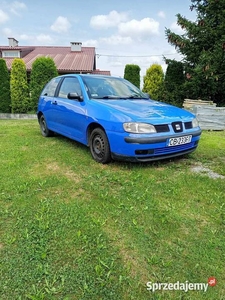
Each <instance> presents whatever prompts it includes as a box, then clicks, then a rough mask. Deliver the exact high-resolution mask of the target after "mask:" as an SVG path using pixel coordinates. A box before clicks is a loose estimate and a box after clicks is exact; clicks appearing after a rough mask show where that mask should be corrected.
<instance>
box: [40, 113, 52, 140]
mask: <svg viewBox="0 0 225 300" xmlns="http://www.w3.org/2000/svg"><path fill="white" fill-rule="evenodd" d="M39 125H40V129H41V134H42V135H43V136H44V137H50V136H53V135H54V132H53V131H51V130H49V129H48V127H47V123H46V120H45V117H44V115H41V116H40V118H39Z"/></svg>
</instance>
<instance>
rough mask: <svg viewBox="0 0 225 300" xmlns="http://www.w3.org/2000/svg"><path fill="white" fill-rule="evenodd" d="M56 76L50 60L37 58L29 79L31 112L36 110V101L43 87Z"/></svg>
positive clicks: (48, 58)
mask: <svg viewBox="0 0 225 300" xmlns="http://www.w3.org/2000/svg"><path fill="white" fill-rule="evenodd" d="M56 76H58V72H57V68H56V65H55V63H54V61H53V59H52V58H50V57H39V58H37V59H36V60H35V61H34V63H33V65H32V70H31V77H30V92H31V109H32V110H33V111H36V110H37V104H38V99H39V96H40V93H41V91H42V90H43V88H44V86H45V85H46V83H48V81H49V80H51V79H52V78H53V77H56Z"/></svg>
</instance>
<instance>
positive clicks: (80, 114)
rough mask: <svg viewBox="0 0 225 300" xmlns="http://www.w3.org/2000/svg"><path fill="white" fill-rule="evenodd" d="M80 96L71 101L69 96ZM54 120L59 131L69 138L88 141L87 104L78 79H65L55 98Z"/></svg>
mask: <svg viewBox="0 0 225 300" xmlns="http://www.w3.org/2000/svg"><path fill="white" fill-rule="evenodd" d="M69 93H73V94H74V95H75V94H77V96H80V99H69V98H68V94H69ZM53 105H54V118H56V119H57V124H58V129H57V131H58V132H59V133H61V134H63V135H65V136H67V137H70V138H72V139H75V140H78V141H80V142H85V140H86V104H85V101H84V98H83V93H82V90H81V86H80V83H79V81H78V78H77V77H73V76H71V77H65V78H64V79H63V81H62V83H61V85H60V87H59V91H58V94H57V96H56V97H55V98H54V103H53Z"/></svg>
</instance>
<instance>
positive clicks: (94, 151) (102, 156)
mask: <svg viewBox="0 0 225 300" xmlns="http://www.w3.org/2000/svg"><path fill="white" fill-rule="evenodd" d="M89 142H90V143H89V144H90V150H91V155H92V157H93V158H94V160H96V161H97V162H99V163H102V164H107V163H109V162H110V161H111V160H112V158H111V151H110V146H109V141H108V138H107V136H106V134H105V132H104V130H102V129H101V128H96V129H94V130H93V131H92V132H91V135H90V140H89Z"/></svg>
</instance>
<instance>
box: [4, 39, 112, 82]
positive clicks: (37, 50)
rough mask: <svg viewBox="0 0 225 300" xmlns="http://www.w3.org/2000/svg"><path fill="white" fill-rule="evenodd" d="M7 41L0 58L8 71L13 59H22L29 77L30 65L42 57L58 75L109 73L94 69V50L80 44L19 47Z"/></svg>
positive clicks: (17, 43)
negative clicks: (51, 63) (50, 60)
mask: <svg viewBox="0 0 225 300" xmlns="http://www.w3.org/2000/svg"><path fill="white" fill-rule="evenodd" d="M8 40H9V45H8V46H0V58H3V59H4V60H5V61H6V65H7V68H8V70H9V71H10V70H11V68H12V62H13V59H14V58H22V59H23V61H24V62H25V65H26V69H27V73H28V77H29V74H30V72H31V69H32V63H33V62H34V61H35V59H36V58H38V57H41V56H44V57H52V59H53V60H54V62H55V65H56V67H57V70H58V73H59V75H61V74H65V73H82V74H87V73H91V74H103V75H110V71H102V70H99V69H96V55H95V48H94V47H82V43H80V42H71V43H70V47H61V46H19V42H18V41H17V40H16V39H15V38H8Z"/></svg>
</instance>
